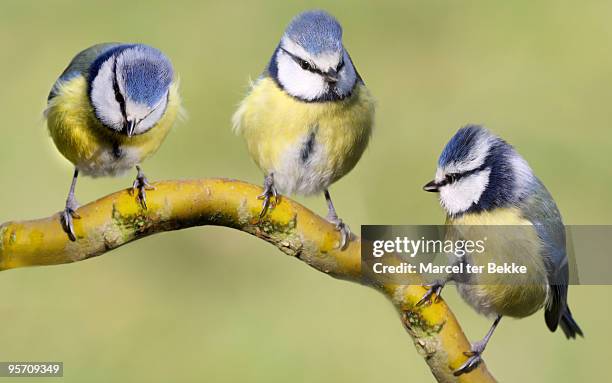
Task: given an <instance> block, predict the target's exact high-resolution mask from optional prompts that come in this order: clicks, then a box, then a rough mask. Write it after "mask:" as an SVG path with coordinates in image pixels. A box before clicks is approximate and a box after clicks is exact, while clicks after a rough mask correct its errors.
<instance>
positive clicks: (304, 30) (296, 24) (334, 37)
mask: <svg viewBox="0 0 612 383" xmlns="http://www.w3.org/2000/svg"><path fill="white" fill-rule="evenodd" d="M285 35H286V36H287V37H289V38H290V39H291V40H293V41H294V42H296V43H297V44H299V45H300V46H302V47H303V48H304V49H305V50H306V51H308V52H309V53H312V54H320V53H323V52H338V51H340V50H341V49H342V27H341V26H340V23H338V21H337V20H336V19H335V18H334V17H333V16H332V15H330V14H329V13H327V12H325V11H321V10H314V11H306V12H303V13H300V14H299V15H297V16H296V17H295V18H294V19H293V20H292V21H291V23H290V24H289V26H288V27H287V30H286V32H285Z"/></svg>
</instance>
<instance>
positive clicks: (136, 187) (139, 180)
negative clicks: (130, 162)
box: [132, 174, 155, 210]
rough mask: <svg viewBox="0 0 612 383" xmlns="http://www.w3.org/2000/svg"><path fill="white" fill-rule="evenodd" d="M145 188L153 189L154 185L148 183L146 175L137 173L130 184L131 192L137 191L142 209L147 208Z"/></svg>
mask: <svg viewBox="0 0 612 383" xmlns="http://www.w3.org/2000/svg"><path fill="white" fill-rule="evenodd" d="M147 190H155V186H153V185H151V184H150V183H149V180H148V179H147V177H145V176H144V175H142V174H139V175H138V176H137V177H136V180H134V184H133V185H132V192H133V193H138V201H139V202H140V205H141V206H142V208H143V209H145V210H146V209H147Z"/></svg>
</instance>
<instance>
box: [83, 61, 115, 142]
mask: <svg viewBox="0 0 612 383" xmlns="http://www.w3.org/2000/svg"><path fill="white" fill-rule="evenodd" d="M113 76H114V74H113V61H112V60H108V61H106V62H105V63H104V64H102V66H101V67H100V71H99V72H98V75H97V76H96V78H94V80H93V82H92V84H91V102H92V103H93V106H94V108H95V110H96V116H97V117H98V118H99V119H100V120H101V121H102V123H103V124H104V125H106V126H108V127H110V128H113V129H116V130H121V129H122V128H123V115H122V114H121V109H120V107H119V103H118V102H117V100H116V98H115V91H114V90H113Z"/></svg>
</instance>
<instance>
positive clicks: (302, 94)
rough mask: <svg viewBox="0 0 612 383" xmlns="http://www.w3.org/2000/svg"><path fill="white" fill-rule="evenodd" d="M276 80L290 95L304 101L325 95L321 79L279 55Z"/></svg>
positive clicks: (324, 85)
mask: <svg viewBox="0 0 612 383" xmlns="http://www.w3.org/2000/svg"><path fill="white" fill-rule="evenodd" d="M277 60H278V63H277V65H278V80H279V81H280V83H281V85H282V86H283V88H284V89H285V91H287V93H289V94H290V95H292V96H294V97H298V98H302V99H305V100H314V99H316V98H317V97H320V96H322V95H324V94H325V92H326V91H327V84H326V83H325V81H324V80H323V77H321V76H319V75H318V74H316V73H312V72H309V71H307V70H303V69H302V68H300V67H299V66H298V65H297V64H296V63H295V62H294V61H293V59H291V58H290V57H288V56H287V55H283V54H281V55H279V56H278V58H277Z"/></svg>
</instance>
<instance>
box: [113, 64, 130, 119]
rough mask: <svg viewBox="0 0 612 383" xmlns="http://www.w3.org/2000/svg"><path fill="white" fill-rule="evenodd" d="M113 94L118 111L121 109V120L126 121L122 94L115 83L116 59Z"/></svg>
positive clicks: (116, 82) (115, 74)
mask: <svg viewBox="0 0 612 383" xmlns="http://www.w3.org/2000/svg"><path fill="white" fill-rule="evenodd" d="M113 92H115V100H117V103H118V104H119V109H121V115H122V116H123V119H124V120H126V121H127V113H126V111H125V98H124V97H123V94H121V90H120V89H119V82H118V81H117V59H116V58H115V62H114V64H113Z"/></svg>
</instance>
